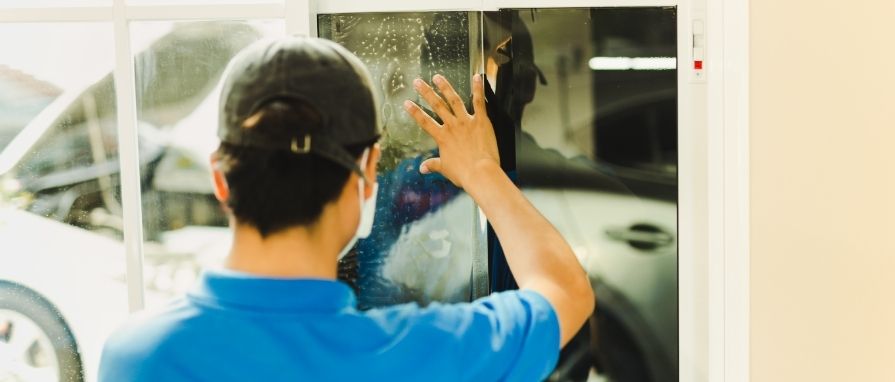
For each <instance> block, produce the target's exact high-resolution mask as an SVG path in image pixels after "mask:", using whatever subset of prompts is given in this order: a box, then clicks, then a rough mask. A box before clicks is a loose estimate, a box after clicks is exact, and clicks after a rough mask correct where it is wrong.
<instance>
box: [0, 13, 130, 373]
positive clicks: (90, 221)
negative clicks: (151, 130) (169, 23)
mask: <svg viewBox="0 0 895 382" xmlns="http://www.w3.org/2000/svg"><path fill="white" fill-rule="evenodd" d="M0 36H23V37H22V38H16V39H4V41H3V51H2V53H0V150H2V151H0V242H2V243H3V251H0V380H3V381H7V380H13V381H44V380H47V381H50V380H52V381H58V380H66V381H68V380H72V381H74V380H81V379H80V374H81V373H82V372H84V373H86V375H87V376H88V378H91V377H94V376H95V374H96V369H97V366H98V361H99V355H100V350H101V348H102V344H103V341H104V340H105V338H106V337H107V335H108V334H109V332H110V331H111V330H112V329H113V328H115V327H116V326H118V325H119V324H120V323H121V321H122V320H123V319H124V318H125V317H126V315H127V312H128V306H127V293H126V291H127V288H126V285H125V279H124V276H125V275H124V272H125V267H124V248H123V246H122V245H121V242H120V241H119V240H117V237H119V236H120V222H121V202H120V200H121V199H120V194H119V187H118V184H119V183H118V178H119V176H118V147H117V134H116V127H117V126H116V108H115V102H114V101H115V95H114V83H113V79H112V76H111V75H110V74H109V73H110V72H111V68H112V65H113V62H114V61H113V54H112V47H113V41H112V40H113V38H112V26H111V25H110V24H107V23H60V24H0ZM61 36H64V38H60V37H61ZM35 47H40V49H35ZM116 227H119V228H117V229H116Z"/></svg>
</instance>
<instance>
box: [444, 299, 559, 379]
mask: <svg viewBox="0 0 895 382" xmlns="http://www.w3.org/2000/svg"><path fill="white" fill-rule="evenodd" d="M454 307H455V308H457V309H454V310H453V311H452V313H453V314H458V315H459V317H456V319H457V320H456V321H455V322H456V323H457V326H456V327H455V328H454V329H455V330H454V335H455V337H454V338H455V339H456V340H457V345H458V346H457V349H456V350H457V351H458V361H459V362H458V365H459V367H460V369H461V373H460V374H461V375H462V379H463V380H466V381H542V380H544V379H546V378H547V376H548V375H550V373H551V372H552V371H553V369H554V367H555V366H556V362H557V359H558V358H559V350H560V348H559V321H558V319H557V317H556V312H555V311H554V310H553V306H552V305H550V303H549V302H548V301H547V299H546V298H544V297H543V296H541V295H540V294H539V293H537V292H534V291H530V290H522V291H508V292H501V293H495V294H492V295H491V296H488V297H484V298H481V299H478V300H476V301H474V302H473V303H471V304H463V305H462V307H459V306H456V305H455V306H454Z"/></svg>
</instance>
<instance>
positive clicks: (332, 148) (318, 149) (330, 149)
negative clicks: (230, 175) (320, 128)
mask: <svg viewBox="0 0 895 382" xmlns="http://www.w3.org/2000/svg"><path fill="white" fill-rule="evenodd" d="M221 141H223V142H226V143H229V144H231V145H235V146H245V147H254V148H259V149H266V150H288V151H290V152H292V153H294V154H296V155H306V154H316V155H319V156H321V157H323V158H326V159H329V160H330V161H333V162H335V163H337V164H339V165H341V166H342V167H345V168H347V169H349V170H351V171H353V172H354V173H356V174H357V175H358V176H360V177H361V178H363V179H364V182H368V183H369V182H370V179H368V178H367V175H366V174H365V173H364V171H363V169H361V168H360V166H358V164H357V162H356V159H355V158H353V157H352V156H351V154H349V153H348V150H345V148H344V147H342V146H341V145H339V144H337V143H335V142H334V141H333V140H331V139H329V137H327V136H325V135H320V134H315V135H311V134H305V135H303V136H299V137H294V138H292V140H291V141H289V142H288V143H286V142H283V141H274V140H272V139H265V138H261V137H259V136H257V135H241V136H238V137H224V138H223V139H221Z"/></svg>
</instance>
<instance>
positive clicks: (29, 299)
mask: <svg viewBox="0 0 895 382" xmlns="http://www.w3.org/2000/svg"><path fill="white" fill-rule="evenodd" d="M2 310H7V311H11V312H14V313H17V314H19V315H21V316H23V317H25V318H26V319H28V320H30V321H31V323H33V324H34V325H35V326H36V327H37V328H38V329H39V330H40V331H42V332H43V335H45V336H46V338H47V339H48V340H49V342H50V345H51V346H52V347H53V351H54V354H55V356H56V367H57V370H58V374H59V381H60V382H83V380H84V373H83V364H82V362H81V356H80V353H79V352H78V346H77V342H76V341H75V338H74V335H73V334H72V332H71V329H70V328H69V326H68V324H67V323H66V322H65V320H64V319H63V317H62V315H61V314H60V313H59V310H57V309H56V307H55V306H53V304H51V303H50V302H49V301H47V300H46V299H45V298H43V297H42V296H41V295H40V294H38V293H37V292H35V291H33V290H31V289H29V288H26V287H24V286H22V285H19V284H15V283H11V282H7V281H2V280H0V311H2ZM0 324H2V323H0ZM7 330H10V329H8V328H7ZM12 330H14V329H12ZM2 339H3V338H0V340H2Z"/></svg>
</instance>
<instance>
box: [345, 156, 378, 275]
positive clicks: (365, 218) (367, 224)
mask: <svg viewBox="0 0 895 382" xmlns="http://www.w3.org/2000/svg"><path fill="white" fill-rule="evenodd" d="M369 156H370V149H369V148H367V149H365V150H364V154H363V155H362V156H361V165H360V168H361V170H362V171H366V169H367V160H369V159H370V158H369ZM378 193H379V183H375V181H374V183H373V193H372V195H370V198H368V199H367V200H364V178H362V177H358V180H357V195H358V200H359V202H360V222H358V224H357V230H356V231H355V232H354V236H353V237H352V238H351V240H349V241H348V243H347V244H345V247H344V248H342V251H341V252H339V257H338V258H337V259H338V260H341V259H342V258H343V257H345V255H347V254H348V251H350V250H351V248H353V247H354V244H355V243H357V240H358V239H366V238H367V236H370V232H371V231H372V230H373V217H374V215H376V195H377V194H378Z"/></svg>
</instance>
